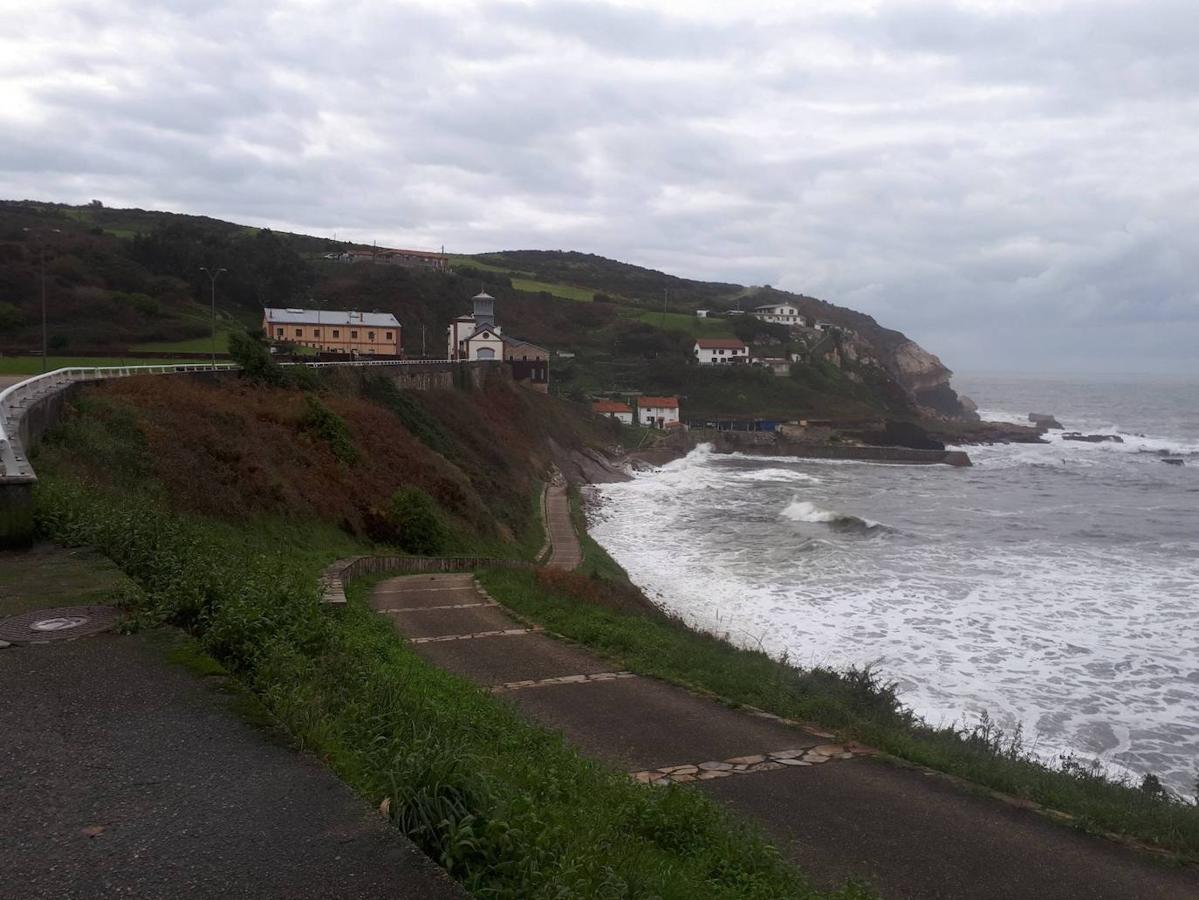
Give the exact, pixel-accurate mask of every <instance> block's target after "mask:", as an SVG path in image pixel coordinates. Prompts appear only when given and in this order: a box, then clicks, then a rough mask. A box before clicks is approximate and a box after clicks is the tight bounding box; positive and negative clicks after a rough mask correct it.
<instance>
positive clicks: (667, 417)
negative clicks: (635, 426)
mask: <svg viewBox="0 0 1199 900" xmlns="http://www.w3.org/2000/svg"><path fill="white" fill-rule="evenodd" d="M637 414H638V415H639V416H640V417H641V424H642V425H644V426H646V427H647V428H664V427H665V426H667V425H670V424H672V423H674V422H678V421H679V408H678V407H677V406H641V405H638V407H637ZM659 420H661V421H659Z"/></svg>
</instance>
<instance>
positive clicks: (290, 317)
mask: <svg viewBox="0 0 1199 900" xmlns="http://www.w3.org/2000/svg"><path fill="white" fill-rule="evenodd" d="M263 313H264V314H265V315H266V320H267V321H268V322H270V323H272V324H278V325H362V326H364V327H366V328H399V327H400V323H399V321H398V320H397V319H396V317H395V316H393V315H392V314H391V313H360V312H354V311H351V310H341V309H278V308H275V307H270V306H268V307H265V308H264V309H263Z"/></svg>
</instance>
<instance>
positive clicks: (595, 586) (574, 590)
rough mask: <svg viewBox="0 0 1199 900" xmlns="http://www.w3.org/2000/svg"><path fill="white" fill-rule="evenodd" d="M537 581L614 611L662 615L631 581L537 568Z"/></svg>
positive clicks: (557, 590) (567, 594)
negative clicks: (623, 581)
mask: <svg viewBox="0 0 1199 900" xmlns="http://www.w3.org/2000/svg"><path fill="white" fill-rule="evenodd" d="M537 580H538V581H539V582H540V583H541V584H542V586H543V587H545V588H546V589H547V590H549V591H552V592H555V593H559V594H565V595H566V596H568V597H574V598H575V599H576V600H582V601H584V602H586V603H593V604H595V605H596V606H602V607H605V608H606V609H614V610H616V611H618V612H635V613H640V614H642V615H646V614H649V615H653V616H662V615H663V613H662V611H661V610H660V609H658V607H656V606H654V604H653V603H651V602H650V601H649V600H648V599H647V598H646V596H645V595H644V594H643V593H641V591H639V590H638V589H637V588H636V587H634V586H633V585H631V584H624V583H621V582H618V581H612V580H610V579H607V578H588V577H587V576H586V575H580V574H578V573H577V572H562V571H557V570H554V569H539V570H538V572H537Z"/></svg>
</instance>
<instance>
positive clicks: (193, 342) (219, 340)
mask: <svg viewBox="0 0 1199 900" xmlns="http://www.w3.org/2000/svg"><path fill="white" fill-rule="evenodd" d="M132 349H134V350H144V351H146V352H153V353H211V352H212V335H211V334H206V335H204V336H203V337H197V338H188V339H187V340H183V341H148V342H146V343H142V344H134V345H133V347H132ZM216 352H217V353H228V352H229V329H228V328H227V327H222V326H218V327H217V331H216Z"/></svg>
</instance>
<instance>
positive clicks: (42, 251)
mask: <svg viewBox="0 0 1199 900" xmlns="http://www.w3.org/2000/svg"><path fill="white" fill-rule="evenodd" d="M23 230H24V231H27V232H29V234H32V235H36V236H37V239H38V243H37V247H38V268H39V269H40V272H41V291H42V372H43V373H45V371H46V360H47V358H48V357H49V355H50V351H49V344H50V342H49V340H48V339H47V331H46V239H45V237H43V236H42V235H41V234H40V233H38V232H36V231H33V230H32V229H30V228H25V229H23ZM50 230H51V231H52V232H54V234H61V233H62V231H61V230H60V229H58V228H51V229H50Z"/></svg>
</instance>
